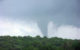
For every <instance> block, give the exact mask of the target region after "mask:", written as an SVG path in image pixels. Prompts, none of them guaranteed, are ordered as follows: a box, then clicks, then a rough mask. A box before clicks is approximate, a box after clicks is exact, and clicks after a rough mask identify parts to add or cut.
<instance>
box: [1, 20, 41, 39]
mask: <svg viewBox="0 0 80 50" xmlns="http://www.w3.org/2000/svg"><path fill="white" fill-rule="evenodd" d="M25 23H26V22H25ZM5 35H10V36H32V37H34V36H37V35H40V36H41V37H42V36H43V35H42V33H41V31H40V29H39V28H38V25H37V23H35V22H34V23H30V24H22V23H18V22H12V21H8V20H0V36H5Z"/></svg>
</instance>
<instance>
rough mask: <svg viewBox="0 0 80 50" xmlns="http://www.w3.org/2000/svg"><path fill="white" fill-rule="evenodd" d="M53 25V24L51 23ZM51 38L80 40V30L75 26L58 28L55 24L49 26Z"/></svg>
mask: <svg viewBox="0 0 80 50" xmlns="http://www.w3.org/2000/svg"><path fill="white" fill-rule="evenodd" d="M50 23H51V22H50ZM48 29H49V30H50V29H51V30H50V31H49V32H48V36H49V37H54V36H55V37H61V38H67V39H80V28H78V27H76V26H73V25H61V26H59V27H58V28H56V25H55V24H51V25H49V28H48Z"/></svg>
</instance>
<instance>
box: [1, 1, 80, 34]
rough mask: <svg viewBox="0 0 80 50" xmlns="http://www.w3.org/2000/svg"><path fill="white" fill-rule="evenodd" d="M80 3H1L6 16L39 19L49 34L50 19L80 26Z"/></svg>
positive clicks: (43, 29)
mask: <svg viewBox="0 0 80 50" xmlns="http://www.w3.org/2000/svg"><path fill="white" fill-rule="evenodd" d="M79 3H80V2H79V1H78V0H4V1H3V2H2V4H1V5H3V6H2V7H3V15H4V16H7V17H6V18H11V19H13V20H14V19H20V20H24V21H27V20H31V21H32V20H33V21H37V22H38V24H39V27H40V28H41V30H42V32H43V33H44V34H45V35H47V34H46V33H47V32H46V31H47V24H48V22H49V21H54V22H55V23H57V24H70V25H75V26H80V23H79V21H80V20H79V19H80V17H79V14H80V13H79V12H80V11H79ZM4 18H5V17H4Z"/></svg>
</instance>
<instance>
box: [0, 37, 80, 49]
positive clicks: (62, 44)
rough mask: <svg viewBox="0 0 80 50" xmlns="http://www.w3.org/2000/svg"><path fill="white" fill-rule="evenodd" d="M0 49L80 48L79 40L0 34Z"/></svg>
mask: <svg viewBox="0 0 80 50" xmlns="http://www.w3.org/2000/svg"><path fill="white" fill-rule="evenodd" d="M0 50H80V40H76V39H75V40H71V39H62V38H57V37H53V38H47V37H43V38H42V37H40V36H36V37H31V36H24V37H20V36H18V37H17V36H13V37H11V36H0Z"/></svg>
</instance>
